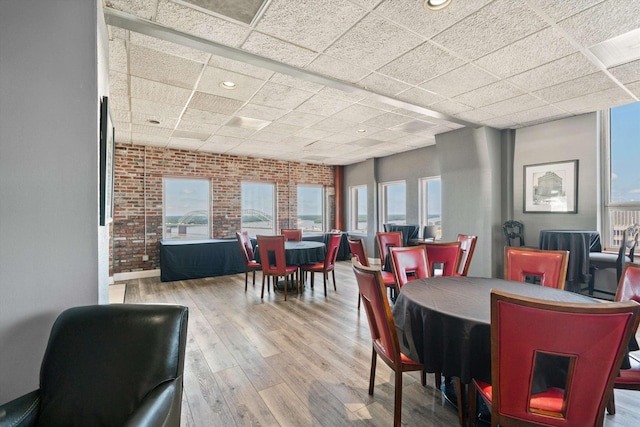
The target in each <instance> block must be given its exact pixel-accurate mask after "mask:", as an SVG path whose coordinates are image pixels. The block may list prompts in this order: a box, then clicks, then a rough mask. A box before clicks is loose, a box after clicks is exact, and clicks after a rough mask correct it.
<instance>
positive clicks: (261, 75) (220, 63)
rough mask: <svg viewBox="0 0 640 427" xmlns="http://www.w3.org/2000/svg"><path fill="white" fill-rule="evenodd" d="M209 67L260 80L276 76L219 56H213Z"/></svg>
mask: <svg viewBox="0 0 640 427" xmlns="http://www.w3.org/2000/svg"><path fill="white" fill-rule="evenodd" d="M209 65H210V66H212V67H215V68H219V69H221V70H229V71H233V72H235V73H239V74H244V75H245V76H250V77H255V78H256V79H260V80H269V78H270V77H271V76H272V75H273V74H274V73H273V71H271V70H267V69H266V68H262V67H258V66H256V65H252V64H248V63H246V62H241V61H235V60H233V59H229V58H225V57H222V56H217V55H211V59H209Z"/></svg>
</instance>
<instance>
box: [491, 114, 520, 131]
mask: <svg viewBox="0 0 640 427" xmlns="http://www.w3.org/2000/svg"><path fill="white" fill-rule="evenodd" d="M484 124H485V126H490V127H492V128H496V129H513V128H515V127H516V126H518V124H517V123H516V122H514V121H511V120H508V119H506V118H505V117H496V118H493V119H489V120H485V121H484Z"/></svg>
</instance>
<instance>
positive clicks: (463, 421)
mask: <svg viewBox="0 0 640 427" xmlns="http://www.w3.org/2000/svg"><path fill="white" fill-rule="evenodd" d="M453 380H454V381H455V385H456V394H457V395H458V396H457V397H458V420H459V421H460V425H461V426H466V425H467V417H466V414H465V413H464V411H465V409H466V407H467V402H465V400H466V397H467V386H466V385H465V384H462V381H460V377H453Z"/></svg>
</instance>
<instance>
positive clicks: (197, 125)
mask: <svg viewBox="0 0 640 427" xmlns="http://www.w3.org/2000/svg"><path fill="white" fill-rule="evenodd" d="M219 128H220V126H219V125H211V124H206V123H202V122H190V121H188V120H184V119H182V120H180V122H179V123H178V126H177V127H176V129H180V130H187V131H190V132H201V133H208V134H209V135H211V134H213V133H215V132H216V131H217V130H218V129H219Z"/></svg>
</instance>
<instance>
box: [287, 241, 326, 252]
mask: <svg viewBox="0 0 640 427" xmlns="http://www.w3.org/2000/svg"><path fill="white" fill-rule="evenodd" d="M324 247H325V244H324V243H322V242H314V241H313V240H303V241H301V242H294V241H290V240H289V241H287V242H284V250H285V251H297V250H303V249H316V248H324Z"/></svg>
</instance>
